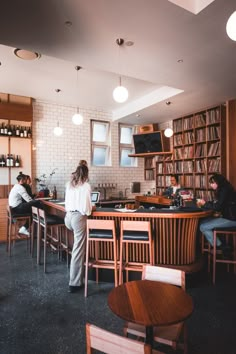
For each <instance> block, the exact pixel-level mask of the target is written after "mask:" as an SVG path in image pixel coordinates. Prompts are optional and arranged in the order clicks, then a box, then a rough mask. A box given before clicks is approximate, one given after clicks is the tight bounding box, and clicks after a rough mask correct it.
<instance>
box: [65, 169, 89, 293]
mask: <svg viewBox="0 0 236 354" xmlns="http://www.w3.org/2000/svg"><path fill="white" fill-rule="evenodd" d="M65 209H66V216H65V225H66V227H67V228H68V229H69V230H71V231H73V233H74V244H73V249H72V255H71V263H70V282H69V292H70V293H74V292H76V291H78V290H80V289H81V288H82V286H83V273H84V272H83V268H84V257H85V246H86V221H87V216H88V215H90V214H91V212H92V203H91V187H90V184H89V183H88V167H87V165H85V164H79V166H78V167H77V169H76V171H75V172H74V173H73V174H72V178H71V181H70V182H68V183H67V184H66V195H65Z"/></svg>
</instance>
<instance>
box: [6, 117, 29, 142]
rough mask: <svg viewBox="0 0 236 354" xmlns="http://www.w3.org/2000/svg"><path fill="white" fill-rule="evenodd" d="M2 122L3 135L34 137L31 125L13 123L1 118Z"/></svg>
mask: <svg viewBox="0 0 236 354" xmlns="http://www.w3.org/2000/svg"><path fill="white" fill-rule="evenodd" d="M0 122H1V125H0V136H1V137H16V138H28V139H31V138H32V131H31V126H22V125H18V124H12V123H9V122H8V121H5V120H4V121H2V120H0Z"/></svg>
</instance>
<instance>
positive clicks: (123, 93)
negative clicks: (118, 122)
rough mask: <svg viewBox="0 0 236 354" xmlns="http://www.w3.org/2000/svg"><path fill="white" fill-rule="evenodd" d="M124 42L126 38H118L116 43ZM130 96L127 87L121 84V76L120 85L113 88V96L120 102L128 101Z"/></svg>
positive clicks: (119, 44)
mask: <svg viewBox="0 0 236 354" xmlns="http://www.w3.org/2000/svg"><path fill="white" fill-rule="evenodd" d="M123 43H124V39H122V38H117V40H116V44H117V45H118V46H119V47H120V46H121V45H122V44H123ZM128 97H129V92H128V90H127V88H126V87H124V86H122V84H121V77H119V86H117V87H116V88H115V89H114V90H113V98H114V100H115V101H116V102H118V103H123V102H125V101H127V99H128Z"/></svg>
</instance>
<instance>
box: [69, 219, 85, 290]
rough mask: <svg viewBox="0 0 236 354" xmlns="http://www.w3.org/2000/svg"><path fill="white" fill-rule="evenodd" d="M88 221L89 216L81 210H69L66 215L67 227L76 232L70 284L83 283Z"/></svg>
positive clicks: (77, 284)
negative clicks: (81, 212) (80, 211)
mask: <svg viewBox="0 0 236 354" xmlns="http://www.w3.org/2000/svg"><path fill="white" fill-rule="evenodd" d="M86 221H87V216H86V215H81V214H80V213H79V212H73V213H72V212H67V213H66V216H65V225H66V227H67V228H68V229H69V230H71V231H73V233H74V244H73V249H72V255H71V263H70V281H69V285H72V286H80V285H82V284H83V276H84V258H85V247H86Z"/></svg>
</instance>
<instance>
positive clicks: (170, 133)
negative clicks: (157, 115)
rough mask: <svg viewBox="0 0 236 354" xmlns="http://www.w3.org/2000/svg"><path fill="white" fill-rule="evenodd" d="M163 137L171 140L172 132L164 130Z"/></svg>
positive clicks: (169, 129) (168, 129) (167, 129)
mask: <svg viewBox="0 0 236 354" xmlns="http://www.w3.org/2000/svg"><path fill="white" fill-rule="evenodd" d="M164 135H165V136H166V137H167V138H171V137H172V135H173V130H172V129H171V128H166V129H165V131H164Z"/></svg>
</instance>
